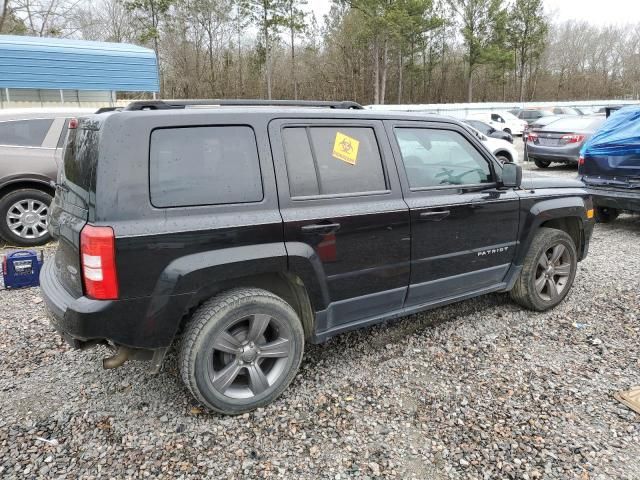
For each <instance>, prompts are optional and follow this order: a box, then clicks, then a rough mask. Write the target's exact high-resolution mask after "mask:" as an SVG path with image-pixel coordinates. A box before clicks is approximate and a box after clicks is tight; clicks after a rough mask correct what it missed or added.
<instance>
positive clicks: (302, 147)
mask: <svg viewBox="0 0 640 480" xmlns="http://www.w3.org/2000/svg"><path fill="white" fill-rule="evenodd" d="M283 142H284V149H285V159H286V165H287V174H288V177H289V189H290V191H291V196H292V197H307V196H315V195H344V194H355V193H373V192H381V191H386V190H387V183H386V180H385V175H384V169H383V167H382V157H381V155H380V150H379V148H378V143H377V140H376V136H375V132H374V129H373V128H370V127H349V126H344V127H334V126H331V127H324V126H322V127H320V126H318V127H316V126H312V127H287V128H285V129H284V130H283Z"/></svg>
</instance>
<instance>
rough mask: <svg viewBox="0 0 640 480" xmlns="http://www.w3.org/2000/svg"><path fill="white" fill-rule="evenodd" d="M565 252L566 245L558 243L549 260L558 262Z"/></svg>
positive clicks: (553, 262) (554, 262)
mask: <svg viewBox="0 0 640 480" xmlns="http://www.w3.org/2000/svg"><path fill="white" fill-rule="evenodd" d="M563 253H564V245H556V246H555V247H553V253H552V254H551V258H550V259H549V261H550V262H551V263H552V264H556V263H558V260H560V257H562V254H563Z"/></svg>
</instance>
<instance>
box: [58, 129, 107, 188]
mask: <svg viewBox="0 0 640 480" xmlns="http://www.w3.org/2000/svg"><path fill="white" fill-rule="evenodd" d="M69 132H70V134H69V140H68V141H67V143H66V147H65V150H64V177H65V183H72V184H73V185H76V186H78V187H80V188H81V189H82V190H84V192H76V193H78V194H80V193H86V192H89V191H90V190H91V184H92V179H93V172H94V167H95V163H96V159H97V158H98V143H99V139H100V137H99V135H100V132H99V131H97V130H90V129H83V128H77V129H74V130H70V131H69ZM74 190H76V189H74Z"/></svg>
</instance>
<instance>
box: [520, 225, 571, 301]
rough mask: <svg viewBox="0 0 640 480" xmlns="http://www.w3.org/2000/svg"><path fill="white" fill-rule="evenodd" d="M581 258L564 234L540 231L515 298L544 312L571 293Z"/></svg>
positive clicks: (522, 273) (521, 274) (547, 230)
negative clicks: (579, 258)
mask: <svg viewBox="0 0 640 480" xmlns="http://www.w3.org/2000/svg"><path fill="white" fill-rule="evenodd" d="M577 267H578V255H577V252H576V246H575V245H574V243H573V239H572V238H571V237H570V236H569V235H568V234H567V233H566V232H563V231H562V230H556V229H555V228H544V227H543V228H540V230H538V232H537V233H536V234H535V236H534V237H533V241H532V242H531V246H530V247H529V251H528V252H527V255H526V257H525V259H524V264H523V266H522V272H521V273H520V277H519V278H518V280H517V281H516V283H515V285H514V287H513V289H512V290H511V292H510V294H511V298H512V299H513V300H514V301H515V302H516V303H518V304H520V305H522V306H523V307H524V308H527V309H529V310H535V311H538V312H544V311H545V310H549V309H550V308H553V307H555V306H556V305H558V304H559V303H560V302H561V301H562V300H564V298H565V297H566V296H567V294H568V293H569V290H571V286H572V285H573V281H574V279H575V276H576V270H577Z"/></svg>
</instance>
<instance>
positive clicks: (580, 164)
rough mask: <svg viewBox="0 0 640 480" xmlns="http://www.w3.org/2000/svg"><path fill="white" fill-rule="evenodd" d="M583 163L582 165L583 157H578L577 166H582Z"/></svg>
mask: <svg viewBox="0 0 640 480" xmlns="http://www.w3.org/2000/svg"><path fill="white" fill-rule="evenodd" d="M583 165H584V157H580V158H579V159H578V166H579V167H581V166H583Z"/></svg>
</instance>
